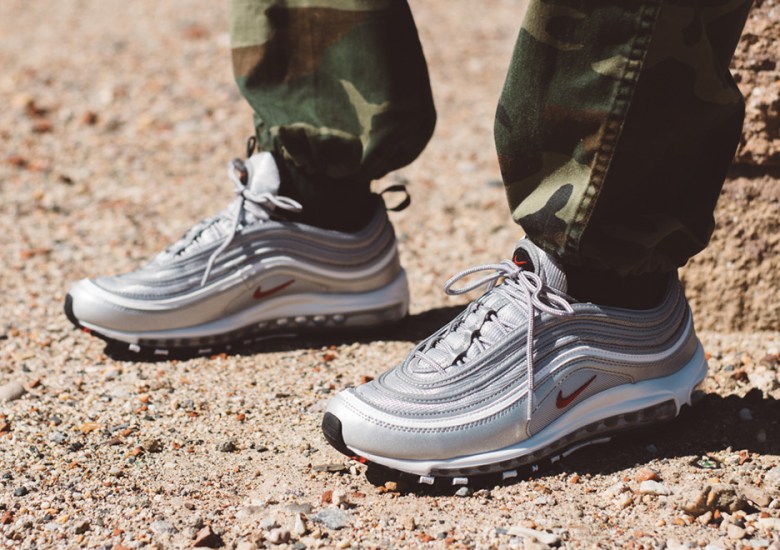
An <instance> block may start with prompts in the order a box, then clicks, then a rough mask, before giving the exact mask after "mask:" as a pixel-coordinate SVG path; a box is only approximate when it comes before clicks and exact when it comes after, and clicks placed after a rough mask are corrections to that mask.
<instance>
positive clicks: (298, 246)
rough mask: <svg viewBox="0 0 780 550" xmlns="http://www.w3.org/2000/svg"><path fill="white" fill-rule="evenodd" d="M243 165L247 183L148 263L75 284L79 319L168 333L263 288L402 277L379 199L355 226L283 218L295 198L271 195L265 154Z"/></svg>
mask: <svg viewBox="0 0 780 550" xmlns="http://www.w3.org/2000/svg"><path fill="white" fill-rule="evenodd" d="M245 166H246V170H247V173H248V180H247V181H248V183H247V184H246V185H245V186H243V187H242V186H236V198H235V199H234V201H233V202H231V204H230V205H229V206H228V207H227V208H226V209H225V210H223V211H222V212H220V213H219V214H217V215H215V216H213V217H211V218H208V219H206V220H203V221H202V222H200V223H198V224H197V225H195V226H194V227H193V228H192V229H190V230H189V231H188V232H187V233H186V234H185V235H184V237H182V238H181V239H180V240H179V241H178V242H176V243H174V244H173V245H171V246H169V247H168V248H167V249H166V250H164V251H162V252H161V253H160V254H158V255H157V256H155V257H154V258H153V259H152V260H151V261H150V262H149V263H148V264H146V265H145V266H143V267H141V268H140V269H138V270H137V271H133V272H131V273H126V274H121V275H114V276H107V277H99V278H96V279H84V280H82V281H79V282H78V283H76V285H74V286H73V287H72V288H71V291H70V294H71V296H72V299H73V310H74V314H75V316H76V317H77V318H78V319H79V321H80V322H82V323H84V324H86V325H91V326H94V327H99V328H105V329H111V330H117V331H149V330H156V331H159V330H167V329H174V328H177V327H182V326H195V325H200V324H203V323H208V322H210V321H213V320H215V319H220V318H223V317H226V316H229V315H231V314H234V313H236V312H240V311H241V310H243V309H245V308H251V307H257V304H258V298H264V297H265V296H266V295H268V296H270V295H271V294H273V297H274V298H279V297H282V296H286V295H291V294H307V293H315V294H320V295H322V294H328V293H352V294H354V293H361V292H363V293H366V292H371V291H374V290H376V289H380V288H383V287H385V286H386V285H388V284H390V282H391V281H393V280H394V279H396V277H398V276H399V273H400V271H401V267H400V263H399V261H398V253H397V250H396V240H395V234H394V231H393V228H392V225H391V224H390V222H389V220H388V218H387V214H386V211H385V208H384V203H383V201H382V200H381V199H380V198H378V197H377V198H376V201H375V205H374V215H373V217H372V219H371V221H370V222H369V223H368V225H367V226H366V227H364V228H363V229H362V230H360V231H358V232H355V233H344V232H340V231H332V230H326V229H319V228H316V227H313V226H310V225H306V224H302V223H294V222H289V221H285V220H284V218H283V216H284V211H285V210H295V209H297V207H299V205H297V203H295V202H294V201H291V200H290V199H286V198H285V197H279V196H278V195H276V193H277V192H278V186H279V176H278V171H277V169H276V165H275V162H274V160H273V157H272V156H271V154H270V153H258V154H255V155H253V156H252V157H250V158H249V159H248V160H247V161H246V163H245ZM235 184H236V181H235V180H234V185H235ZM206 275H207V276H206Z"/></svg>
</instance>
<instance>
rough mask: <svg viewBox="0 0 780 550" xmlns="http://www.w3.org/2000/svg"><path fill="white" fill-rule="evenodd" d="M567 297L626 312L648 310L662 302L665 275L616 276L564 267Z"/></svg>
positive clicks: (666, 280)
mask: <svg viewBox="0 0 780 550" xmlns="http://www.w3.org/2000/svg"><path fill="white" fill-rule="evenodd" d="M564 272H565V273H566V279H567V282H568V294H569V295H571V296H572V297H573V298H575V299H576V300H578V301H580V302H591V303H594V304H598V305H602V306H611V307H622V308H628V309H651V308H654V307H656V306H658V305H660V303H661V302H662V301H663V298H664V295H665V294H666V290H667V288H668V286H669V279H670V274H669V273H660V272H658V273H644V274H641V275H627V276H623V275H619V274H618V273H617V272H615V271H611V270H598V269H592V268H586V267H581V266H564Z"/></svg>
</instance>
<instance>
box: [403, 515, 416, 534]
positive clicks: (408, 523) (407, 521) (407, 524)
mask: <svg viewBox="0 0 780 550" xmlns="http://www.w3.org/2000/svg"><path fill="white" fill-rule="evenodd" d="M401 525H403V528H404V529H406V530H407V531H414V530H415V529H416V528H417V521H416V520H415V519H414V516H404V517H403V518H402V519H401Z"/></svg>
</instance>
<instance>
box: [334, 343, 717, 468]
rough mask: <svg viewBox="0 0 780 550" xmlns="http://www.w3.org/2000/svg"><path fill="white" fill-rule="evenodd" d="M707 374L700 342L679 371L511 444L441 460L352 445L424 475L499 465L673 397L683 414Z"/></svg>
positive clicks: (590, 403)
mask: <svg viewBox="0 0 780 550" xmlns="http://www.w3.org/2000/svg"><path fill="white" fill-rule="evenodd" d="M706 375H707V360H706V359H705V357H704V349H703V348H702V346H701V343H699V344H698V346H697V349H696V352H695V353H694V355H693V357H692V358H691V359H690V360H689V361H688V363H686V365H685V366H684V367H683V368H682V369H680V370H679V371H677V372H676V373H674V374H671V375H669V376H665V377H662V378H653V379H651V380H643V381H641V382H636V383H634V384H622V385H620V386H616V387H614V388H610V389H608V390H605V391H603V392H600V393H598V394H596V395H594V396H592V397H590V398H589V399H586V400H585V401H583V402H582V403H580V404H579V405H577V406H575V407H573V408H572V409H571V410H569V411H568V412H567V413H566V414H564V415H563V416H561V417H560V418H558V419H557V420H556V421H555V422H553V423H552V424H550V425H549V426H547V427H546V428H544V429H543V430H542V431H540V432H539V433H537V434H536V435H534V436H532V437H530V438H528V439H525V440H523V441H521V442H519V443H516V444H514V445H511V446H509V447H504V448H502V449H497V450H494V451H488V452H485V453H479V454H474V455H468V456H460V457H456V458H449V459H441V460H402V459H394V458H388V457H384V456H377V455H373V454H371V453H367V452H364V451H361V450H360V449H358V448H355V447H352V446H349V448H350V449H351V450H352V451H354V452H355V454H357V455H359V456H362V457H365V458H367V459H368V460H370V461H371V462H374V463H376V464H381V465H383V466H387V467H389V468H393V469H395V470H400V471H402V472H408V473H411V474H417V475H422V476H424V475H428V474H430V473H431V471H433V470H447V469H462V468H471V467H475V466H484V465H488V464H495V463H497V462H503V461H505V460H511V459H513V458H518V457H521V456H526V455H529V454H532V453H534V452H536V451H538V450H540V449H544V448H545V447H548V446H549V445H552V444H553V443H555V442H556V441H558V440H560V439H562V438H564V437H566V435H568V434H570V433H572V432H575V431H577V430H579V429H580V428H583V427H585V426H587V425H589V424H592V423H594V422H598V421H599V420H603V419H606V418H610V417H613V416H618V415H621V414H627V413H631V412H635V411H640V410H642V409H646V408H650V407H653V406H655V405H659V404H661V403H664V402H666V401H669V400H671V399H673V400H674V402H675V404H676V405H677V412H678V413H679V412H680V408H681V407H682V406H683V405H685V404H690V398H691V392H692V391H693V389H694V388H695V387H696V386H697V385H698V384H699V383H700V382H701V381H702V380H704V377H705V376H706Z"/></svg>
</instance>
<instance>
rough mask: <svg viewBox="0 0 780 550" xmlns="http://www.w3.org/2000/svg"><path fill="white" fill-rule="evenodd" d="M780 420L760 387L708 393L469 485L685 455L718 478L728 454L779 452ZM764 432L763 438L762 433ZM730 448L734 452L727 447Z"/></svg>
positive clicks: (777, 407)
mask: <svg viewBox="0 0 780 550" xmlns="http://www.w3.org/2000/svg"><path fill="white" fill-rule="evenodd" d="M742 409H749V410H750V414H751V417H752V419H751V420H747V421H745V420H742V418H741V417H740V411H742ZM778 423H780V400H777V399H774V398H772V397H764V396H763V394H762V392H761V391H760V390H752V391H750V392H749V393H748V394H746V395H745V397H739V396H737V395H729V396H726V397H723V396H720V395H717V394H705V395H704V396H703V397H701V399H700V400H699V401H698V402H697V403H696V405H695V406H693V407H683V409H682V411H681V412H680V415H679V416H678V417H677V418H675V419H674V420H671V421H668V422H664V423H659V424H656V425H654V426H651V427H646V428H642V429H638V430H635V431H631V432H625V433H623V434H620V435H616V436H613V437H612V439H611V440H610V441H609V442H608V443H603V444H598V445H591V446H588V447H584V448H582V449H581V450H578V451H577V452H575V453H572V454H571V455H569V456H567V457H565V458H561V459H560V460H558V461H556V462H555V463H553V464H550V463H549V462H548V463H546V465H545V464H540V465H539V470H538V471H536V472H531V470H530V469H527V470H526V471H525V472H524V473H523V472H522V471H521V475H520V476H519V477H517V478H513V479H510V480H507V481H496V476H484V477H482V478H480V477H477V478H474V479H469V485H468V486H469V488H470V489H471V490H479V489H486V488H492V487H495V486H498V485H503V486H505V485H513V484H516V483H518V482H520V481H527V480H530V479H538V480H543V479H544V478H546V477H549V476H555V475H558V474H560V473H562V472H563V473H572V474H573V473H578V474H590V475H594V476H595V475H598V476H604V475H609V474H613V473H616V472H621V471H623V470H626V469H629V468H633V467H635V466H639V465H642V464H646V463H648V462H650V461H651V460H657V459H680V458H683V459H685V462H684V463H685V466H684V467H683V468H682V469H681V470H680V473H681V474H682V475H683V476H684V475H685V472H686V471H691V472H693V471H698V470H702V469H705V470H710V471H711V472H712V475H713V476H717V475H719V473H720V472H724V471H729V469H732V468H734V467H735V466H733V465H728V464H723V462H722V459H724V458H728V457H731V460H734V461H736V460H742V461H744V462H745V463H747V464H750V462H751V460H752V458H751V455H753V454H754V453H757V454H762V455H777V454H780V438H777V437H776V434H778V433H780V429H778ZM762 430H763V431H764V437H760V436H759V433H760V432H761V431H762ZM729 448H731V451H727V449H729ZM718 457H720V458H718ZM703 459H705V460H703ZM737 467H738V468H746V467H747V468H749V466H737ZM523 474H524V475H523ZM366 478H367V480H368V481H369V482H370V483H372V484H373V485H377V486H381V485H384V484H386V483H387V482H388V481H393V482H395V483H396V484H397V487H398V490H399V491H400V492H403V493H412V494H419V495H453V494H454V493H455V492H456V491H457V490H458V489H460V487H457V486H451V485H449V486H448V485H447V484H446V483H439V482H438V481H437V483H436V484H435V485H433V486H428V485H421V484H418V483H416V482H415V480H414V479H412V478H411V477H406V476H405V475H399V474H398V473H397V472H394V471H390V470H385V469H382V468H377V467H370V468H369V470H368V472H367V474H366Z"/></svg>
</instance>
